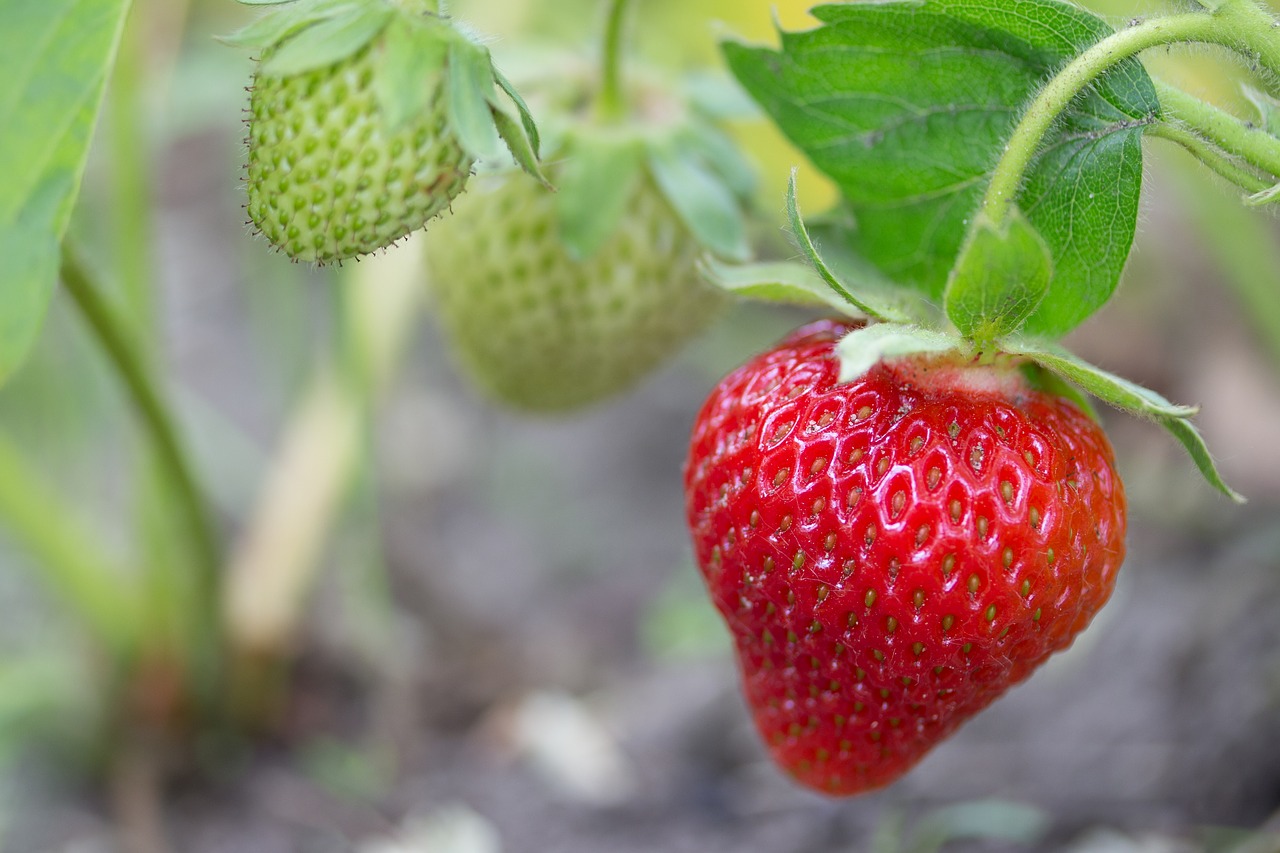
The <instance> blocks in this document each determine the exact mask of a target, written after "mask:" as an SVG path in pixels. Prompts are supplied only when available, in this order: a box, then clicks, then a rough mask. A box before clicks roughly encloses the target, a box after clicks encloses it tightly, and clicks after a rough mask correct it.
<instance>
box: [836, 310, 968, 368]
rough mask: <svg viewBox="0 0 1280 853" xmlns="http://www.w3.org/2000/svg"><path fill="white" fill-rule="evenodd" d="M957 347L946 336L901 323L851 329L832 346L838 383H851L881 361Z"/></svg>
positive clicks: (954, 340)
mask: <svg viewBox="0 0 1280 853" xmlns="http://www.w3.org/2000/svg"><path fill="white" fill-rule="evenodd" d="M959 345H960V341H958V340H957V339H955V338H953V337H952V336H950V335H944V334H943V333H942V332H935V331H933V330H931V329H922V328H920V327H919V326H907V325H903V324H901V323H876V324H874V325H871V326H866V327H865V328H862V329H855V330H854V331H852V332H850V333H849V334H847V335H845V336H844V337H843V338H841V339H840V342H839V343H837V344H836V355H837V356H839V357H840V381H841V382H852V381H853V380H855V379H857V378H858V377H860V376H862V375H863V374H865V373H866V372H867V371H868V370H870V369H871V368H872V367H873V366H875V364H876V362H878V361H881V360H882V359H886V358H894V357H895V356H903V355H919V354H921V353H944V352H954V351H955V350H956V349H958V347H959Z"/></svg>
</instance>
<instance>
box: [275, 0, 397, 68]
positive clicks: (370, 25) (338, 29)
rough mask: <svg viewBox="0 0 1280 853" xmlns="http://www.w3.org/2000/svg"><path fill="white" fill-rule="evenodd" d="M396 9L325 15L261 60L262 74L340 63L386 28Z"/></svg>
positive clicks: (375, 8) (360, 9)
mask: <svg viewBox="0 0 1280 853" xmlns="http://www.w3.org/2000/svg"><path fill="white" fill-rule="evenodd" d="M395 14H396V10H395V9H393V8H391V7H390V6H382V5H378V6H363V7H356V8H355V9H353V10H351V11H349V12H342V13H338V14H335V15H332V16H330V17H326V18H324V19H323V20H321V21H319V22H318V23H314V24H311V25H310V26H307V27H306V28H305V29H303V30H302V31H301V32H299V33H298V34H297V35H295V36H292V37H291V38H289V39H288V40H287V41H284V42H282V43H280V46H279V47H278V48H277V49H276V50H275V51H274V52H273V53H272V54H271V55H270V56H268V57H267V58H266V59H264V60H263V61H262V65H261V67H260V69H259V71H260V73H262V74H265V75H267V76H271V77H286V76H289V75H291V74H302V73H304V72H307V71H313V70H315V69H317V68H324V67H326V66H329V65H333V64H334V63H336V62H340V61H341V60H343V59H346V58H347V57H348V56H351V55H352V54H354V53H355V52H356V51H358V50H360V49H361V48H363V47H364V46H365V45H367V44H368V43H369V42H371V41H372V40H373V39H375V38H376V37H377V36H378V34H379V33H381V32H382V31H383V30H384V29H386V26H387V24H388V23H389V22H390V21H391V18H392V17H393V16H394V15H395Z"/></svg>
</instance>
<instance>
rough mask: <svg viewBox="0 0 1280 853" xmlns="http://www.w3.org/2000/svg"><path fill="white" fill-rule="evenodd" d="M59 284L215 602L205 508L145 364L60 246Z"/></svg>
mask: <svg viewBox="0 0 1280 853" xmlns="http://www.w3.org/2000/svg"><path fill="white" fill-rule="evenodd" d="M61 278H62V283H63V285H64V286H65V288H66V290H67V293H68V294H69V295H70V296H71V299H72V301H73V302H74V303H75V305H76V308H77V309H78V310H79V311H80V314H81V316H82V317H84V320H85V322H86V323H87V324H88V326H89V328H90V330H91V331H92V333H93V335H94V337H95V338H97V340H98V343H99V344H100V345H101V347H102V350H103V352H104V353H105V354H106V356H107V358H108V359H109V360H110V362H111V365H112V367H113V368H114V369H115V372H116V375H117V376H118V377H119V379H120V381H121V382H122V383H123V385H124V387H125V390H126V391H127V392H128V395H129V397H130V399H131V401H132V403H133V407H134V409H135V411H136V412H137V415H138V417H139V419H140V420H141V422H142V424H143V427H144V428H145V429H146V430H147V432H148V433H149V434H150V436H151V443H152V447H153V449H154V452H155V454H156V459H157V461H158V462H159V463H160V465H161V466H162V467H163V469H164V472H165V475H166V477H167V478H168V480H169V481H170V483H171V485H172V487H173V490H174V497H175V498H176V500H177V502H178V504H179V509H180V510H181V512H182V514H183V515H184V516H185V519H186V526H187V529H188V534H189V535H190V537H191V544H192V549H193V552H194V553H195V554H196V557H197V564H198V565H199V567H200V572H201V578H200V586H201V588H202V592H203V593H204V594H206V595H207V596H208V597H207V598H205V599H204V600H206V601H209V602H213V601H216V600H217V595H216V590H217V585H218V566H219V554H218V545H217V537H216V535H215V533H214V525H213V521H212V519H211V516H210V513H209V509H208V507H207V506H206V504H205V502H204V499H203V497H202V496H201V494H200V490H199V489H198V488H197V486H196V479H195V476H194V475H193V473H192V467H191V464H190V463H189V461H188V459H187V456H186V453H185V452H184V450H183V447H182V443H181V441H180V440H179V438H178V430H177V428H176V426H175V425H174V422H173V418H172V416H171V413H170V411H169V408H168V407H167V406H166V404H165V402H164V399H163V397H162V395H161V393H160V390H159V387H158V385H157V383H156V380H155V377H154V376H153V375H152V374H151V372H150V370H149V369H148V368H147V362H146V361H145V359H144V358H143V357H142V356H141V354H140V353H139V352H138V351H137V348H136V344H135V343H134V341H135V338H134V336H133V335H132V331H131V329H129V328H128V326H127V324H126V323H125V322H124V321H123V320H122V319H121V318H120V316H119V315H118V313H117V312H116V311H115V309H114V308H113V306H111V305H110V304H108V302H107V301H106V300H105V299H104V298H103V297H102V295H101V293H100V291H99V288H98V287H97V286H96V285H95V283H94V282H93V281H92V280H91V278H90V275H89V272H88V270H87V269H86V268H85V266H84V264H83V263H81V261H80V259H79V257H78V256H77V255H76V252H75V250H74V249H72V248H71V247H70V245H69V244H67V245H64V247H63V252H62V269H61Z"/></svg>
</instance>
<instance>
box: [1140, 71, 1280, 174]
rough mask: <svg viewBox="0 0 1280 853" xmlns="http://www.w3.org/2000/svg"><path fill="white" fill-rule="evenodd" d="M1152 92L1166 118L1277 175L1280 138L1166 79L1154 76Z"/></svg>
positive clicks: (1279, 162) (1279, 168)
mask: <svg viewBox="0 0 1280 853" xmlns="http://www.w3.org/2000/svg"><path fill="white" fill-rule="evenodd" d="M1156 92H1157V94H1158V95H1159V97H1160V106H1161V108H1162V109H1163V111H1164V117H1165V119H1166V120H1168V121H1177V122H1180V123H1181V124H1183V125H1185V126H1186V127H1189V128H1190V129H1192V130H1194V131H1195V132H1196V133H1198V134H1199V135H1201V136H1202V137H1204V138H1205V139H1207V140H1208V141H1210V142H1212V143H1213V144H1214V145H1217V146H1218V147H1219V148H1221V149H1223V150H1224V151H1226V152H1227V153H1229V154H1234V155H1236V156H1237V157H1240V158H1242V159H1244V160H1246V161H1248V162H1249V163H1252V164H1253V165H1254V166H1257V167H1258V168H1259V169H1263V170H1265V171H1266V172H1269V173H1270V174H1272V175H1275V176H1277V177H1280V139H1277V138H1276V137H1274V136H1272V135H1271V134H1270V133H1267V132H1266V131H1265V130H1262V129H1261V128H1257V127H1253V126H1251V125H1248V124H1245V123H1244V122H1243V121H1241V120H1240V119H1238V118H1236V117H1235V116H1233V115H1231V113H1229V112H1227V111H1226V110H1223V109H1221V108H1219V107H1215V106H1214V105H1213V104H1208V103H1205V102H1204V101H1202V100H1200V99H1199V98H1196V97H1194V96H1192V95H1189V94H1187V93H1186V92H1184V91H1182V90H1181V89H1178V88H1176V87H1174V86H1170V85H1169V84H1168V83H1163V82H1161V81H1158V80H1157V81H1156Z"/></svg>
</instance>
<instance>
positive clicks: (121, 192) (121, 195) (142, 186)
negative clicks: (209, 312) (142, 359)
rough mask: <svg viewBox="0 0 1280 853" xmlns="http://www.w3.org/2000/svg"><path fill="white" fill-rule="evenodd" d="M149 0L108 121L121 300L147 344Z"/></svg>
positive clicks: (124, 59) (132, 33) (127, 38)
mask: <svg viewBox="0 0 1280 853" xmlns="http://www.w3.org/2000/svg"><path fill="white" fill-rule="evenodd" d="M147 6H148V4H146V3H135V4H134V5H133V8H132V10H131V15H130V20H129V21H128V22H127V23H126V26H125V29H124V34H123V36H122V37H121V41H120V51H119V53H118V55H117V57H116V64H115V67H114V70H113V71H112V78H111V95H110V97H109V98H108V99H107V108H108V110H109V111H110V113H109V121H108V122H107V127H108V133H109V135H108V140H109V142H110V146H109V152H110V157H111V175H112V180H113V181H114V186H113V187H112V194H111V195H112V207H113V216H112V220H113V229H114V233H113V234H112V244H113V246H114V248H115V262H116V272H117V275H118V277H119V281H120V282H121V283H122V284H123V285H124V296H125V300H124V304H125V306H126V307H127V310H128V314H129V316H130V318H131V319H132V322H133V327H134V329H135V330H137V331H138V332H141V333H142V338H140V339H139V340H142V341H145V343H146V346H148V347H150V346H151V341H152V339H153V330H154V329H155V297H154V286H153V282H152V269H151V224H152V220H151V190H152V187H151V181H150V176H151V172H152V168H151V158H150V156H149V154H148V138H147V133H146V132H145V130H144V128H145V126H146V121H145V115H144V111H143V105H142V98H141V94H142V85H141V84H142V77H143V63H144V58H145V57H144V49H145V47H146V40H145V39H144V37H143V27H142V24H143V22H144V20H146V13H147V11H148V8H147Z"/></svg>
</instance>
